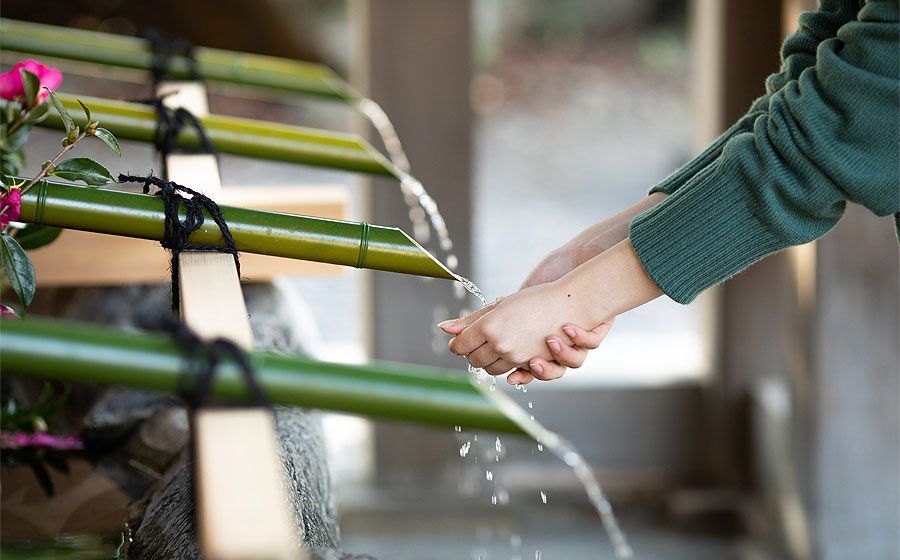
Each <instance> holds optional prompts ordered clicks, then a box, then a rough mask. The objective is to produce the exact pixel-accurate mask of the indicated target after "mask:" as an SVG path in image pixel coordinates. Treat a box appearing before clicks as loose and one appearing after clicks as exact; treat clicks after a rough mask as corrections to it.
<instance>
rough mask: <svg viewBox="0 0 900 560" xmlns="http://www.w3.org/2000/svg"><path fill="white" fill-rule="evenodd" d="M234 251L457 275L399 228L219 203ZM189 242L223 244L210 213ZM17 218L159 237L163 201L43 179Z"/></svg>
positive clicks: (440, 275)
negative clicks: (229, 230)
mask: <svg viewBox="0 0 900 560" xmlns="http://www.w3.org/2000/svg"><path fill="white" fill-rule="evenodd" d="M220 208H221V210H222V215H223V216H224V217H225V220H226V222H227V223H228V226H229V228H230V229H231V233H232V235H233V237H234V241H235V245H236V246H237V249H238V250H239V251H243V252H248V253H260V254H263V255H273V256H276V257H287V258H291V259H301V260H308V261H317V262H325V263H331V264H338V265H344V266H353V267H356V268H368V269H372V270H385V271H388V272H400V273H403V274H414V275H418V276H430V277H432V278H445V279H447V280H458V278H457V277H456V275H454V274H453V273H452V272H451V271H450V270H449V269H447V267H446V266H444V265H443V264H442V263H441V262H440V261H438V260H437V259H436V258H435V257H434V256H432V255H431V253H429V252H428V251H426V250H425V249H424V248H422V246H421V245H419V244H418V243H416V242H415V241H414V240H413V239H412V238H410V237H409V236H408V235H407V234H406V233H404V232H403V231H402V230H400V229H398V228H392V227H382V226H376V225H370V224H366V223H358V222H345V221H340V220H329V219H325V218H315V217H310V216H298V215H295V214H283V213H279V212H266V211H262V210H249V209H246V208H236V207H233V206H221V207H220ZM205 217H206V221H205V222H204V224H203V226H202V227H201V228H200V229H199V230H197V231H196V232H194V234H193V235H191V237H190V242H191V243H197V244H201V245H221V246H224V242H223V240H222V238H221V235H220V232H219V229H218V228H217V227H216V225H215V222H213V220H212V218H211V217H210V216H209V215H208V214H206V215H205ZM19 220H20V221H22V222H26V223H33V224H39V225H46V226H55V227H62V228H68V229H78V230H82V231H93V232H96V233H106V234H112V235H122V236H125V237H137V238H140V239H154V240H160V239H162V237H163V229H164V225H163V224H164V220H165V214H164V213H163V204H162V201H161V200H160V199H159V198H157V197H155V196H150V195H145V194H138V193H130V192H123V191H116V190H112V189H103V188H90V187H81V186H78V185H69V184H63V183H56V182H52V181H40V182H39V183H37V184H35V186H34V187H32V188H31V189H29V191H28V192H26V193H25V194H24V195H23V196H22V210H21V214H20V216H19Z"/></svg>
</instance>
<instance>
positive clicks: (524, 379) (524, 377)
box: [506, 368, 534, 385]
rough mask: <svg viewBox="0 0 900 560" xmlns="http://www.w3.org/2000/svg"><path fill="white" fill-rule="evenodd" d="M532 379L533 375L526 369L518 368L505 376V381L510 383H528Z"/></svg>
mask: <svg viewBox="0 0 900 560" xmlns="http://www.w3.org/2000/svg"><path fill="white" fill-rule="evenodd" d="M532 381H534V376H533V375H531V372H530V371H528V370H527V369H522V368H519V369H517V370H516V371H514V372H512V373H510V374H509V375H507V376H506V382H507V383H509V384H510V385H528V384H529V383H531V382H532Z"/></svg>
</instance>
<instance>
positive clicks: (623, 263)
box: [557, 238, 662, 329]
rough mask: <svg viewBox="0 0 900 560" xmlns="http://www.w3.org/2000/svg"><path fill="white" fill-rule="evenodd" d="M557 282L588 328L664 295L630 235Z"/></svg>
mask: <svg viewBox="0 0 900 560" xmlns="http://www.w3.org/2000/svg"><path fill="white" fill-rule="evenodd" d="M557 282H558V284H559V286H558V289H559V291H560V292H565V293H564V295H565V297H566V301H567V304H568V305H570V306H571V308H570V310H569V311H570V312H571V313H572V314H573V315H572V316H573V318H575V317H577V318H578V320H579V321H582V322H583V324H580V325H579V326H582V327H583V328H586V329H591V328H593V327H595V326H597V325H599V324H600V323H603V322H605V321H608V320H609V319H612V318H613V317H615V316H616V315H619V314H620V313H623V312H625V311H628V310H630V309H633V308H635V307H638V306H640V305H643V304H644V303H647V302H648V301H651V300H653V299H655V298H657V297H658V296H660V295H662V291H661V290H660V289H659V287H658V286H657V285H656V283H655V282H654V281H653V280H652V279H651V278H650V276H648V275H647V272H646V271H645V270H644V267H643V265H642V264H641V261H640V259H639V258H638V256H637V254H636V253H635V251H634V248H633V247H632V246H631V242H630V241H629V240H628V239H627V238H626V239H625V240H623V241H621V242H619V243H617V244H616V245H615V246H613V247H611V248H610V249H609V250H607V251H604V252H603V253H601V254H599V255H597V256H596V257H594V258H592V259H590V260H588V261H587V262H585V263H584V264H582V265H581V266H579V267H577V268H575V269H574V270H573V271H572V272H570V273H569V274H567V275H565V276H563V277H562V278H560V279H559V280H558V281H557ZM572 322H575V323H576V324H578V322H577V321H574V320H573V321H572Z"/></svg>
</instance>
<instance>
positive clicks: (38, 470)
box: [30, 460, 53, 498]
mask: <svg viewBox="0 0 900 560" xmlns="http://www.w3.org/2000/svg"><path fill="white" fill-rule="evenodd" d="M30 466H31V470H32V471H34V477H35V478H36V479H37V481H38V484H39V485H40V486H41V489H42V490H43V491H44V494H46V495H47V497H48V498H52V497H53V480H52V479H51V478H50V473H48V472H47V469H45V468H44V465H42V464H41V463H40V461H39V460H34V461H32V463H31V465H30Z"/></svg>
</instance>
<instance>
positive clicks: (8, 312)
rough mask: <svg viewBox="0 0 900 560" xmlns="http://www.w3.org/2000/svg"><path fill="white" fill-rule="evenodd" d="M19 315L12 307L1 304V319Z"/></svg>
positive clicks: (14, 317)
mask: <svg viewBox="0 0 900 560" xmlns="http://www.w3.org/2000/svg"><path fill="white" fill-rule="evenodd" d="M18 318H19V316H18V315H16V312H15V311H13V309H12V307H9V306H7V305H0V319H18Z"/></svg>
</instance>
